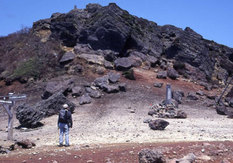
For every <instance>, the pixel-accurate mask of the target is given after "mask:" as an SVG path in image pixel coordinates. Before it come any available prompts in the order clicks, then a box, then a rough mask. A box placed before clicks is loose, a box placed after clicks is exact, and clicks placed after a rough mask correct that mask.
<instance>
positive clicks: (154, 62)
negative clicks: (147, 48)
mask: <svg viewBox="0 0 233 163" xmlns="http://www.w3.org/2000/svg"><path fill="white" fill-rule="evenodd" d="M146 60H147V61H148V62H149V63H150V66H151V67H155V66H156V65H157V64H158V63H159V61H158V59H157V58H156V57H154V56H148V57H147V58H146Z"/></svg>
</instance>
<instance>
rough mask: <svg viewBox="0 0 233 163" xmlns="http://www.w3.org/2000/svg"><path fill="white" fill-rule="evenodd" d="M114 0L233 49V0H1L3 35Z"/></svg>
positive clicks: (141, 14)
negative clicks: (40, 21)
mask: <svg viewBox="0 0 233 163" xmlns="http://www.w3.org/2000/svg"><path fill="white" fill-rule="evenodd" d="M110 2H115V3H116V4H117V5H118V6H120V7H121V8H123V9H125V10H127V11H129V13H131V14H133V15H136V16H138V17H143V18H146V19H148V20H151V21H154V22H156V23H157V24H158V25H165V24H172V25H175V26H177V27H180V28H183V29H184V28H185V27H187V26H188V27H191V28H192V29H194V30H195V31H196V32H198V33H199V34H201V35H202V36H203V37H204V38H206V39H209V40H214V41H216V42H217V43H220V44H224V45H227V46H230V47H232V48H233V0H0V36H6V35H8V34H9V33H13V32H16V31H18V30H20V29H21V28H22V27H31V26H32V24H33V22H34V21H37V20H39V19H44V18H49V17H50V16H51V14H52V13H54V12H61V13H66V12H68V11H69V10H71V9H73V7H74V5H77V7H78V8H85V6H86V4H88V3H99V4H101V5H108V3H110Z"/></svg>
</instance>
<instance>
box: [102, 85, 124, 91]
mask: <svg viewBox="0 0 233 163" xmlns="http://www.w3.org/2000/svg"><path fill="white" fill-rule="evenodd" d="M102 89H103V91H104V92H106V93H117V92H119V90H120V89H119V86H118V85H104V86H103V88H102Z"/></svg>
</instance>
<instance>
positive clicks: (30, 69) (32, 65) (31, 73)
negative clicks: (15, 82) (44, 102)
mask: <svg viewBox="0 0 233 163" xmlns="http://www.w3.org/2000/svg"><path fill="white" fill-rule="evenodd" d="M41 69H42V66H41V64H40V61H39V59H38V58H37V57H34V58H30V59H28V60H27V61H25V62H22V63H20V64H19V66H18V67H17V68H16V69H15V70H14V72H13V74H12V75H11V78H12V79H17V78H21V77H33V78H39V76H40V72H41Z"/></svg>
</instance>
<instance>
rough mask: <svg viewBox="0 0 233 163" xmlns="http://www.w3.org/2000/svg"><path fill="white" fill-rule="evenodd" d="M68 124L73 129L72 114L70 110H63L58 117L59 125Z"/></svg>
mask: <svg viewBox="0 0 233 163" xmlns="http://www.w3.org/2000/svg"><path fill="white" fill-rule="evenodd" d="M59 123H66V124H68V126H69V127H71V128H72V126H73V121H72V114H71V112H70V111H69V110H65V109H61V110H60V112H59V116H58V123H57V124H59Z"/></svg>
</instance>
